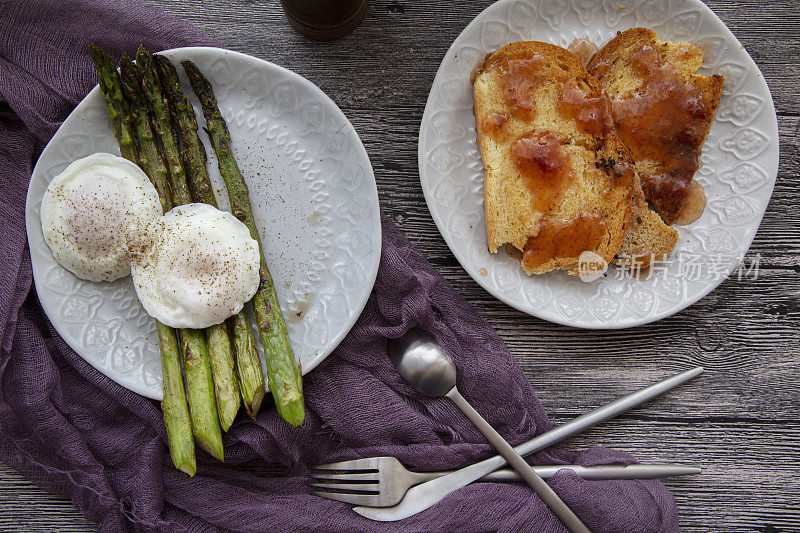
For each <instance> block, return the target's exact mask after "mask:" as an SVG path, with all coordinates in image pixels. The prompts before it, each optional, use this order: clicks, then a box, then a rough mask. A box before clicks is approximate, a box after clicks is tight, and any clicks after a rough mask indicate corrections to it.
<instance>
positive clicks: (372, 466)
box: [310, 457, 700, 507]
mask: <svg viewBox="0 0 800 533" xmlns="http://www.w3.org/2000/svg"><path fill="white" fill-rule="evenodd" d="M562 468H568V469H570V470H572V471H574V472H575V474H577V475H578V476H580V477H582V478H584V479H652V478H658V477H667V476H682V475H689V474H699V473H700V469H699V468H695V467H691V466H682V465H675V464H653V465H628V466H623V465H602V466H589V467H586V466H579V465H548V466H534V467H533V470H534V471H535V472H536V473H537V474H539V475H540V476H541V477H543V478H545V479H547V478H550V477H553V476H554V475H555V473H556V472H557V471H558V470H561V469H562ZM334 472H339V473H334ZM448 473H449V472H412V471H410V470H408V469H407V468H406V467H405V466H403V464H402V463H401V462H400V461H399V460H398V459H397V458H396V457H371V458H369V459H354V460H352V461H342V462H339V463H329V464H324V465H317V466H315V467H312V469H311V474H310V475H311V477H312V478H313V479H314V480H316V481H317V482H316V483H312V484H311V486H312V487H315V488H317V489H324V490H317V491H313V494H315V495H317V496H322V497H323V498H330V499H332V500H338V501H340V502H345V503H350V504H353V505H367V506H370V507H390V506H392V505H395V504H397V503H399V502H400V500H402V499H403V497H404V496H405V494H406V491H407V490H408V489H409V487H413V486H414V485H418V484H419V483H424V482H425V481H430V480H431V479H435V478H438V477H441V476H443V475H445V474H448ZM481 481H495V482H496V481H521V478H520V477H519V475H518V474H517V473H516V472H514V471H513V470H511V469H508V468H504V469H500V470H495V471H494V472H492V473H490V474H487V475H485V476H484V477H482V478H481Z"/></svg>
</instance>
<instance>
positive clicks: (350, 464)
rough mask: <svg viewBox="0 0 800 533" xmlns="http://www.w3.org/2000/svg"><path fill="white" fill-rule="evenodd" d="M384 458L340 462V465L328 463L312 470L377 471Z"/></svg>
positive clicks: (313, 467)
mask: <svg viewBox="0 0 800 533" xmlns="http://www.w3.org/2000/svg"><path fill="white" fill-rule="evenodd" d="M381 459H383V457H369V458H366V459H353V460H352V461H340V462H338V463H327V464H324V465H317V466H312V467H311V468H312V470H377V469H378V462H379V461H380V460H381Z"/></svg>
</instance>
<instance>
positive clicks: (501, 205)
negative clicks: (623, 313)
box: [473, 41, 636, 274]
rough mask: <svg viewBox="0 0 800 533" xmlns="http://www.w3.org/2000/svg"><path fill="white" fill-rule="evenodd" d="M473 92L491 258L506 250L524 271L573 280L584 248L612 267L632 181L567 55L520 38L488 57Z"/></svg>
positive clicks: (598, 93) (587, 85)
mask: <svg viewBox="0 0 800 533" xmlns="http://www.w3.org/2000/svg"><path fill="white" fill-rule="evenodd" d="M473 88H474V112H475V120H476V129H477V132H478V147H479V149H480V153H481V157H482V159H483V163H484V167H485V169H486V173H485V177H484V208H485V211H486V230H487V235H486V236H487V244H488V247H489V251H490V252H492V253H496V252H497V250H498V248H499V247H501V246H502V245H503V244H505V243H510V244H511V245H513V246H514V247H515V248H517V249H518V250H520V251H522V252H523V257H522V266H523V269H524V270H525V272H527V273H528V274H540V273H544V272H547V271H550V270H554V269H564V270H567V271H569V273H571V274H577V267H578V258H579V256H580V253H581V252H582V251H585V250H589V251H593V252H595V253H597V254H598V255H600V256H601V257H603V259H604V260H605V261H607V262H610V261H611V260H612V259H613V257H614V255H615V254H616V253H617V251H618V249H619V247H620V245H621V244H622V242H623V240H624V237H625V234H626V231H627V228H628V224H629V222H630V213H631V205H632V197H633V188H634V185H635V183H636V179H635V173H634V171H633V165H632V161H631V160H630V156H629V154H628V150H627V148H626V147H625V145H624V144H623V143H622V142H621V141H620V139H619V138H618V137H617V135H616V133H615V132H614V131H613V124H612V123H611V121H610V105H609V102H608V98H607V96H606V94H605V92H604V90H603V88H602V87H601V86H600V84H599V83H598V82H597V80H596V79H595V78H594V77H592V76H591V75H589V73H588V72H587V70H586V68H585V67H584V66H583V64H582V63H581V62H580V60H579V59H578V58H577V57H575V55H574V54H572V53H571V52H569V51H567V50H565V49H563V48H561V47H558V46H555V45H552V44H549V43H541V42H536V41H527V42H517V43H512V44H509V45H507V46H504V47H503V48H501V49H499V50H497V51H496V52H494V53H492V54H490V55H489V56H488V57H486V58H485V59H484V60H483V61H482V62H481V64H480V65H479V66H478V67H477V68H476V69H475V76H474V83H473ZM584 109H588V110H589V111H588V112H583V110H584ZM606 113H609V116H604V115H605V114H606ZM501 117H502V118H501ZM554 139H556V140H557V141H554ZM554 143H557V145H558V146H556V147H554V146H553V145H554ZM537 165H538V166H537ZM584 230H585V231H584ZM583 245H585V246H586V248H585V249H579V248H583Z"/></svg>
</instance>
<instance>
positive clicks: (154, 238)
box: [128, 204, 261, 329]
mask: <svg viewBox="0 0 800 533" xmlns="http://www.w3.org/2000/svg"><path fill="white" fill-rule="evenodd" d="M128 238H129V240H130V241H131V246H132V248H131V249H132V251H133V260H132V263H131V273H132V278H133V285H134V287H135V288H136V294H137V295H138V296H139V301H140V302H141V303H142V306H144V308H145V310H146V311H147V312H148V314H150V316H152V317H153V318H155V319H157V320H159V321H161V322H162V323H163V324H166V325H168V326H171V327H173V328H197V329H199V328H206V327H208V326H211V325H214V324H219V323H221V322H222V321H223V320H225V319H226V318H228V317H229V316H232V315H234V314H236V313H238V312H239V311H241V309H242V307H243V306H244V304H245V303H246V302H247V301H249V300H250V299H251V298H252V297H253V296H254V295H255V293H256V291H257V290H258V285H259V266H260V260H261V252H260V250H259V246H258V243H257V242H256V241H255V240H254V239H253V238H252V237H251V236H250V231H249V230H248V229H247V226H245V225H244V224H243V223H242V222H241V221H240V220H238V219H237V218H236V217H234V216H233V215H232V214H231V213H228V212H225V211H220V210H219V209H217V208H215V207H212V206H210V205H206V204H186V205H181V206H178V207H175V208H174V209H172V210H171V211H169V212H168V213H167V214H165V215H164V216H163V217H160V218H159V219H158V220H156V221H155V224H153V225H152V226H151V227H149V228H137V229H135V230H134V232H129V235H128Z"/></svg>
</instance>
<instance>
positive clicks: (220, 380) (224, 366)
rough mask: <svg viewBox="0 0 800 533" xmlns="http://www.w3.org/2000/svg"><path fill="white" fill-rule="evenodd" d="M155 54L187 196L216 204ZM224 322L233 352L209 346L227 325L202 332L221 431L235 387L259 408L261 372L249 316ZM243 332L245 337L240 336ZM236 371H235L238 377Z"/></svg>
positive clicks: (173, 81) (180, 98)
mask: <svg viewBox="0 0 800 533" xmlns="http://www.w3.org/2000/svg"><path fill="white" fill-rule="evenodd" d="M154 59H155V62H156V65H157V67H158V72H159V76H160V77H161V83H162V85H163V87H164V92H165V93H166V95H167V101H168V103H169V106H170V110H171V111H172V114H173V118H174V120H173V122H174V123H175V124H176V125H177V126H178V129H179V130H180V132H181V138H182V139H183V153H182V155H183V163H184V169H185V170H186V174H187V177H188V178H189V184H190V187H189V188H190V189H191V193H192V197H193V198H194V200H195V201H197V202H203V203H206V204H209V205H213V206H214V207H217V199H216V197H215V196H214V192H213V188H212V186H211V179H210V178H209V176H208V169H207V167H206V151H205V147H204V146H203V143H202V142H201V141H200V138H199V137H198V136H197V119H196V118H195V115H194V109H193V108H192V105H191V104H190V103H189V100H188V99H187V98H186V95H185V94H184V92H183V89H181V84H180V80H179V79H178V73H177V72H176V71H175V67H174V66H173V65H172V63H171V62H170V60H169V59H167V58H166V57H164V56H160V55H155V56H154ZM239 324H241V325H242V326H244V329H241V328H237V327H236V325H239ZM228 326H229V327H230V333H231V336H232V337H233V339H232V340H233V351H232V352H233V353H231V349H230V342H228V344H227V350H223V349H222V348H220V349H216V350H215V349H211V346H212V345H215V344H217V345H219V346H221V347H222V346H223V345H224V340H227V339H229V337H228V334H227V331H228V330H226V329H225V326H224V325H221V326H220V327H219V328H217V327H215V328H209V330H207V332H206V335H207V337H206V339H207V341H208V344H209V355H210V357H211V367H212V369H213V370H214V387H215V390H216V394H217V410H218V411H219V420H220V424H222V429H224V430H225V431H227V430H228V428H229V427H230V425H231V423H233V419H234V417H236V412H237V411H238V410H239V404H240V402H239V397H240V391H241V395H242V397H243V398H244V404H245V408H246V410H247V412H248V414H250V415H251V416H254V415H255V413H256V411H258V407H259V405H260V403H261V398H263V396H264V374H263V373H262V370H261V362H260V361H259V359H258V352H256V348H255V344H254V342H253V337H252V332H251V331H250V320H249V319H248V317H247V314H246V313H245V312H244V310H242V311H241V312H239V313H238V314H237V316H235V317H231V318H230V319H229V320H228ZM223 334H224V339H223ZM243 335H244V337H242V336H243ZM234 357H235V361H236V362H235V366H236V368H239V369H241V371H240V372H236V371H235V370H234ZM235 374H238V378H237V376H236V375H235ZM240 384H241V389H240V386H239V385H240ZM258 391H260V392H258Z"/></svg>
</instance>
